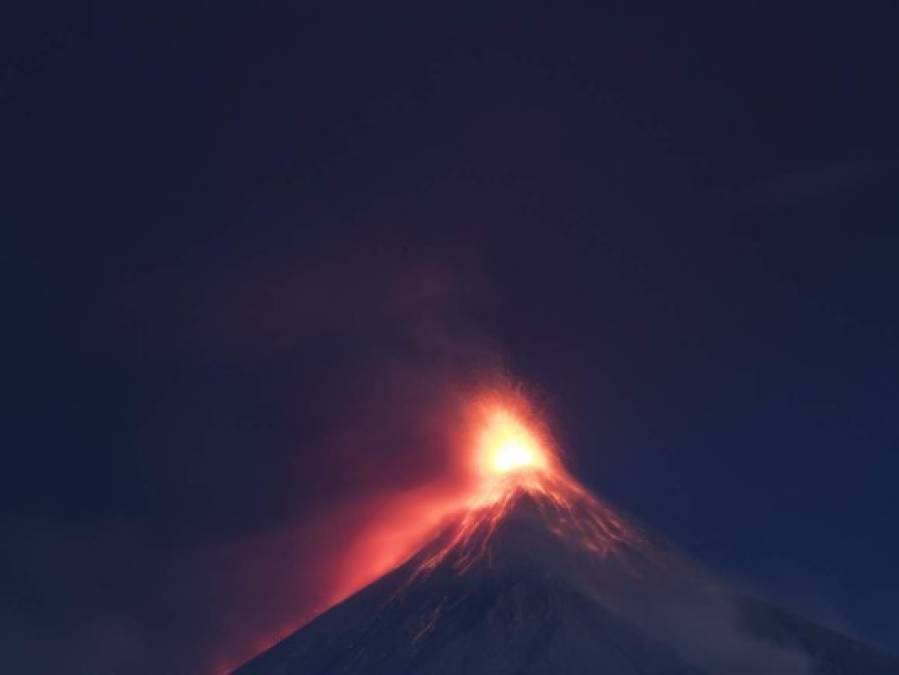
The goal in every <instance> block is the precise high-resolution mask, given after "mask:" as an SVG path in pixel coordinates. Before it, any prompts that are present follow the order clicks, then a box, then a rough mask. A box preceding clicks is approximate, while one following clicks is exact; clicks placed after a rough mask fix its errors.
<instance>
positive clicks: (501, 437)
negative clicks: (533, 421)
mask: <svg viewBox="0 0 899 675" xmlns="http://www.w3.org/2000/svg"><path fill="white" fill-rule="evenodd" d="M478 454H479V457H480V461H481V463H482V469H483V470H484V471H486V472H487V473H493V474H505V473H509V472H512V471H522V470H537V469H546V468H547V466H548V464H549V462H548V453H547V451H546V450H545V449H543V448H542V447H541V446H540V442H539V441H538V439H537V438H536V437H535V436H534V434H533V433H531V432H530V431H529V430H528V428H527V427H525V426H524V424H522V423H521V422H520V421H519V420H518V419H516V418H515V417H514V416H513V415H512V414H511V413H510V412H509V411H507V410H504V409H502V408H499V409H497V410H495V411H494V412H493V413H492V415H491V416H490V418H489V420H488V422H487V424H486V426H485V428H484V430H483V431H482V432H481V434H480V443H479V448H478Z"/></svg>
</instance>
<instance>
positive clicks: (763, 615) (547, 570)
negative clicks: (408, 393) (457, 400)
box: [235, 432, 899, 675]
mask: <svg viewBox="0 0 899 675" xmlns="http://www.w3.org/2000/svg"><path fill="white" fill-rule="evenodd" d="M491 433H492V432H491ZM494 436H495V434H494ZM514 436H515V439H514V443H511V444H510V443H509V442H508V439H505V440H503V439H500V441H499V443H498V445H497V444H496V443H493V441H491V443H493V445H492V446H491V447H492V448H494V449H495V450H496V451H495V452H494V451H491V453H490V454H489V455H488V459H489V461H487V462H486V465H487V466H488V467H492V469H495V471H493V474H494V475H492V477H491V480H490V481H488V482H487V483H486V484H485V487H484V489H483V490H482V491H481V492H479V493H478V494H477V496H476V498H475V499H473V500H472V501H471V502H470V503H468V504H467V505H466V507H465V508H464V509H461V510H460V511H459V512H457V513H455V514H454V515H452V516H451V517H450V518H449V519H448V521H447V522H445V523H444V525H443V526H442V527H441V528H440V529H438V530H436V531H435V533H434V535H433V537H432V538H431V539H430V540H429V541H427V543H425V544H424V545H423V546H421V548H419V549H418V550H417V552H415V553H414V554H413V555H411V556H410V557H408V558H407V559H406V561H405V562H404V563H402V564H400V565H399V566H398V567H396V568H395V569H393V570H392V571H390V572H388V573H387V574H386V575H384V576H382V577H381V578H380V579H378V580H376V581H375V582H373V583H371V584H370V585H368V586H366V587H365V588H363V589H361V590H360V591H358V592H356V593H355V594H353V595H352V596H350V597H349V598H347V599H346V600H344V601H343V602H341V603H339V604H337V605H336V606H334V607H332V608H331V609H330V610H328V611H326V612H325V613H324V614H322V615H320V616H318V617H317V618H316V619H314V620H313V621H312V622H311V623H309V624H307V625H306V626H304V627H303V628H301V629H300V630H298V631H297V632H295V633H294V634H292V635H290V636H289V637H287V638H286V639H284V640H283V641H281V642H280V643H278V644H276V645H275V646H274V647H272V648H270V649H269V650H267V651H266V652H264V653H262V654H260V655H259V656H257V657H256V658H254V659H253V660H251V661H250V662H248V663H247V664H245V665H244V666H242V667H241V668H238V669H237V670H236V671H235V675H399V674H403V675H513V674H514V675H557V674H559V675H561V674H565V675H588V674H589V675H637V674H640V675H762V674H771V675H899V660H897V659H895V658H894V657H892V656H890V655H889V654H886V653H884V652H882V651H880V650H879V649H877V648H875V647H873V646H869V645H866V644H864V643H861V642H859V641H856V640H854V639H852V638H850V637H847V636H844V635H841V634H839V633H836V632H834V631H832V630H830V629H827V628H824V627H822V626H819V625H816V624H814V623H812V622H810V621H808V620H805V619H803V618H801V617H799V616H796V615H793V614H791V613H789V612H787V611H785V610H782V609H779V608H778V607H776V606H773V605H771V604H768V603H766V602H763V601H761V600H757V599H753V598H750V597H747V596H745V595H741V594H738V593H735V592H733V591H732V590H730V589H729V588H727V587H726V585H724V584H722V583H721V582H719V581H718V580H716V579H715V578H714V577H713V575H711V574H709V573H708V572H706V571H705V570H703V569H702V568H700V566H698V565H697V564H695V563H693V562H692V561H690V560H689V559H687V558H686V557H685V556H683V555H681V554H679V553H677V552H676V551H675V550H674V549H673V548H672V547H670V546H668V545H667V544H665V543H664V542H662V541H660V540H659V539H658V538H657V537H655V536H654V535H651V534H650V533H649V532H648V531H647V530H646V529H645V528H642V527H639V526H637V525H636V524H634V523H633V522H630V520H629V519H627V518H625V517H624V516H622V515H621V514H619V513H618V512H616V511H615V510H614V509H612V508H611V507H610V506H608V505H606V504H605V503H604V502H602V501H601V500H600V499H598V498H597V497H595V496H594V495H592V494H591V493H589V492H588V491H587V490H586V489H584V488H583V487H582V486H581V485H580V484H579V483H578V482H577V481H575V480H574V478H573V477H571V476H570V475H569V474H568V473H567V472H566V471H565V470H564V469H563V468H562V467H561V465H560V464H558V462H556V461H555V460H554V459H553V457H552V456H550V455H544V454H541V452H540V451H539V449H538V445H537V444H536V443H534V442H532V439H529V438H524V441H521V438H522V437H521V435H520V434H517V432H516V434H515V435H514ZM494 446H495V447H494Z"/></svg>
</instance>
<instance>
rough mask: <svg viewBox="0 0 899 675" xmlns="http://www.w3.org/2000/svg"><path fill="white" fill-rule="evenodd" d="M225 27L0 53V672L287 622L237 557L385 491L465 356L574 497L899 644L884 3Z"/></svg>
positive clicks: (893, 140) (128, 31) (190, 8)
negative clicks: (509, 401) (598, 501)
mask: <svg viewBox="0 0 899 675" xmlns="http://www.w3.org/2000/svg"><path fill="white" fill-rule="evenodd" d="M221 4H222V3H185V4H182V5H181V6H179V7H178V8H176V9H172V10H169V9H167V8H166V7H160V6H158V5H153V4H148V5H146V6H143V7H135V6H133V5H131V4H130V3H125V4H124V5H123V4H122V3H109V4H102V3H100V4H93V5H89V4H86V3H62V2H60V3H55V4H54V3H48V4H41V5H35V6H29V7H28V8H22V7H20V8H15V9H10V10H7V12H6V18H5V19H4V20H3V21H2V22H0V23H2V25H3V28H2V31H3V39H2V41H0V54H2V66H3V70H2V79H0V119H2V125H0V148H2V151H0V156H2V160H0V167H2V169H3V185H4V186H5V190H4V191H3V198H2V200H0V220H2V222H3V223H4V228H3V229H4V232H5V236H4V245H3V247H2V251H3V268H4V271H5V272H6V273H7V277H8V280H7V281H6V283H5V284H4V290H5V291H6V295H7V296H8V297H7V299H6V302H5V310H4V331H3V334H4V338H5V343H6V345H5V349H4V350H3V358H4V363H3V372H4V381H5V384H6V386H5V387H4V388H3V391H4V401H3V415H4V422H3V425H2V428H3V438H2V448H3V450H2V452H3V459H4V467H5V468H4V470H3V471H2V472H0V475H2V478H0V480H2V483H3V485H2V490H0V505H2V520H0V523H2V526H3V528H4V529H5V530H7V534H6V535H4V537H3V541H4V542H5V545H6V546H5V548H6V549H7V552H6V553H4V555H3V556H2V557H0V572H2V574H0V601H2V602H0V635H2V636H3V637H0V644H2V645H3V649H4V653H6V654H8V657H4V662H5V664H6V666H5V667H8V668H9V669H10V671H11V672H17V673H38V672H50V671H52V672H57V673H79V674H80V673H88V672H90V673H96V672H98V671H99V672H104V673H105V672H117V673H142V672H169V673H176V674H180V673H190V672H197V671H198V670H202V669H203V668H205V667H206V664H207V663H208V661H209V658H210V655H211V654H214V653H215V652H216V650H218V649H219V648H220V646H221V643H222V642H223V641H228V640H239V639H240V635H241V631H243V630H244V629H245V628H246V626H247V624H255V623H258V624H260V625H263V624H265V623H266V622H267V621H269V620H270V618H271V617H276V618H283V617H285V616H290V615H291V612H292V611H294V608H295V607H296V606H298V604H302V603H303V602H306V603H307V604H308V602H310V600H309V598H308V597H307V596H308V595H309V594H312V595H314V593H312V591H309V590H308V589H305V590H304V589H302V588H301V589H299V590H297V591H296V592H295V593H293V594H288V595H289V597H282V598H279V599H278V601H277V602H275V601H273V600H272V598H273V597H275V596H277V591H276V590H273V589H276V588H277V587H278V583H280V582H282V581H283V579H284V578H286V576H285V575H288V572H285V571H284V570H279V571H273V570H272V569H271V563H270V561H268V560H267V559H264V558H265V556H264V555H263V553H264V552H265V551H266V549H265V547H264V546H258V539H257V538H258V537H262V538H264V537H265V536H266V535H267V533H270V532H273V531H280V530H279V528H280V529H283V528H285V527H300V528H302V527H303V524H304V523H308V522H310V521H312V520H314V519H315V518H316V517H317V516H318V514H320V513H324V512H328V511H329V509H333V508H336V507H335V505H337V504H340V503H342V501H345V500H346V498H347V497H349V496H355V495H358V494H360V493H361V494H372V493H377V492H378V491H380V490H385V489H386V490H389V489H392V488H395V487H396V486H398V485H404V486H408V485H410V484H414V483H415V481H416V480H418V479H420V478H421V477H422V476H424V475H426V474H427V473H428V471H430V470H432V469H431V468H429V467H428V466H427V461H428V455H427V453H420V452H417V451H416V450H415V448H416V447H420V446H419V445H417V444H424V445H427V444H428V442H429V440H428V438H429V437H428V434H427V427H426V425H423V424H422V423H421V421H420V420H421V418H422V416H426V415H425V413H429V412H433V411H434V410H436V409H438V408H439V400H438V398H439V397H437V396H436V395H434V394H433V393H424V394H422V392H423V391H424V392H431V390H432V389H439V388H440V387H441V386H443V385H442V383H444V382H445V380H446V378H454V377H457V376H458V375H459V374H460V373H471V372H477V371H478V369H480V368H482V367H484V366H485V364H490V365H495V364H496V363H501V364H502V365H503V367H504V368H505V369H506V370H507V371H508V372H509V373H511V374H512V375H513V376H514V377H515V378H519V379H520V380H521V381H522V382H524V383H525V385H526V386H527V387H528V388H529V389H530V390H532V391H533V392H534V393H535V396H536V397H537V398H538V399H539V401H540V403H541V405H542V406H543V407H544V408H545V409H546V410H547V411H548V413H549V416H550V418H551V419H552V420H553V421H554V424H555V427H556V431H557V433H558V435H559V437H560V438H561V440H562V441H563V444H564V447H565V449H566V452H567V454H568V456H569V461H570V463H571V464H572V465H573V468H574V470H575V472H576V473H577V474H578V475H579V476H580V477H581V478H582V479H583V480H584V481H585V482H586V483H587V484H588V485H590V486H591V487H592V488H594V489H596V490H597V491H598V492H600V493H601V494H603V495H605V496H606V497H608V498H609V499H610V500H611V501H613V502H614V503H616V504H618V505H619V506H620V507H622V508H624V509H625V510H627V511H628V512H630V513H632V514H634V515H636V516H637V517H638V518H639V519H641V520H643V521H645V522H646V523H648V524H649V525H650V526H652V527H654V528H655V529H656V530H658V531H659V532H661V533H662V534H663V535H664V536H666V537H668V538H669V539H671V540H672V541H674V542H676V543H677V544H679V545H680V546H682V547H683V548H685V549H686V550H688V551H689V552H691V553H692V554H694V555H695V556H696V557H697V558H699V559H700V560H702V561H704V562H705V563H707V564H708V565H709V566H711V567H712V568H713V569H716V570H718V571H719V572H721V573H722V574H724V575H725V576H726V577H728V578H730V579H732V580H734V581H735V582H737V583H739V584H741V585H745V586H746V587H748V588H750V589H752V590H754V591H755V592H758V593H762V594H765V595H768V596H770V597H772V598H773V599H775V600H776V601H778V602H780V603H782V604H785V605H788V606H790V607H794V608H797V609H799V610H801V611H803V612H805V613H807V614H808V615H810V616H811V617H812V618H816V619H818V620H821V621H825V622H827V623H830V624H831V625H835V626H837V627H839V628H841V629H844V630H848V631H850V632H853V633H855V634H858V635H860V636H863V637H864V638H866V639H868V640H871V641H875V642H878V643H880V644H883V645H886V646H888V647H889V648H891V649H892V650H893V651H894V652H895V651H899V620H897V613H896V609H895V608H896V607H897V606H899V581H897V577H896V572H895V570H896V569H899V545H897V543H896V538H895V530H896V523H897V521H899V502H897V500H896V498H895V494H896V476H897V475H899V426H897V422H896V409H897V404H899V309H897V307H899V305H897V302H896V291H897V289H899V265H897V261H899V225H897V223H899V200H897V187H899V161H897V159H899V154H897V146H899V130H897V124H896V120H897V119H899V94H897V92H899V88H897V86H896V83H897V80H896V65H897V63H899V49H897V47H896V40H895V35H894V33H895V26H896V25H899V10H897V9H896V8H895V7H894V6H893V7H891V5H893V3H887V2H884V3H876V2H871V3H864V6H863V7H853V8H851V10H847V9H846V8H845V7H835V8H834V9H832V10H831V9H829V8H828V7H827V6H822V4H821V3H799V4H796V5H793V6H791V8H790V9H787V8H784V7H783V6H781V3H768V6H765V5H763V4H758V3H742V4H741V5H740V6H739V7H736V6H726V5H727V3H715V4H712V3H709V4H708V6H706V7H694V8H693V9H685V8H684V7H682V6H679V5H678V3H665V2H658V3H648V4H646V5H644V6H643V7H642V8H641V9H640V10H639V11H638V10H636V9H635V8H634V7H633V6H631V5H629V4H627V3H608V4H607V5H606V6H605V7H590V5H595V4H596V3H584V5H583V6H582V5H581V4H580V3H565V4H564V6H559V5H555V4H550V3H535V4H531V3H520V2H517V3H502V4H493V3H484V2H477V3H464V2H463V3H443V6H442V7H434V6H433V3H399V4H388V5H383V4H382V3H379V4H378V5H377V7H374V6H368V5H371V3H345V2H329V3H321V4H320V5H318V4H316V3H303V2H281V1H280V0H274V1H271V2H265V3H243V4H241V5H240V6H237V5H234V4H233V3H232V4H228V3H225V4H226V5H227V6H226V7H224V8H223V7H222V6H221ZM731 4H733V3H731ZM125 5H128V6H127V7H126V6H125ZM722 5H724V6H722ZM803 5H804V6H803ZM825 5H826V3H825ZM347 436H349V437H350V438H352V439H353V443H352V444H351V446H352V451H350V450H346V449H344V450H335V449H334V447H335V446H339V445H340V444H339V443H336V444H335V441H334V439H335V438H338V437H339V438H344V437H347ZM397 467H400V469H397ZM329 536H330V535H329ZM331 539H334V542H333V545H334V546H339V545H340V544H341V542H340V538H339V537H331ZM298 541H301V542H302V543H298V544H296V546H300V547H302V546H308V545H311V544H310V542H318V541H319V540H318V539H316V538H315V537H311V536H310V537H307V538H306V539H301V540H298ZM329 541H330V540H329ZM282 545H283V544H282ZM316 545H318V544H317V543H316ZM299 557H300V558H302V557H303V556H302V555H300V556H299ZM310 557H311V556H310ZM211 570H214V571H211ZM310 570H311V568H308V569H307V568H303V573H302V575H301V576H304V578H306V579H308V580H309V581H308V582H307V583H306V586H310V585H311V586H314V574H313V571H310ZM279 574H280V575H281V576H280V577H279V576H278V575H279ZM263 577H264V578H263ZM276 582H278V583H276ZM300 586H302V584H300ZM304 594H305V595H304ZM247 630H249V628H247ZM10 660H12V664H13V665H10V663H9V661H10ZM138 664H143V665H138ZM143 669H146V670H143Z"/></svg>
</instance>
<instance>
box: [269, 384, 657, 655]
mask: <svg viewBox="0 0 899 675" xmlns="http://www.w3.org/2000/svg"><path fill="white" fill-rule="evenodd" d="M461 408H462V412H461V414H460V415H458V416H456V417H455V421H456V422H457V426H458V428H454V429H452V430H451V431H449V432H448V437H449V438H451V439H452V442H451V443H449V446H450V447H451V451H452V452H453V453H454V454H455V457H453V458H451V461H449V462H448V463H444V469H445V473H446V474H447V475H446V476H443V477H439V476H438V477H436V478H435V480H434V481H433V482H430V483H428V484H425V485H420V486H418V487H416V488H414V489H411V490H407V491H405V492H402V493H399V494H397V493H393V494H387V495H380V496H377V497H365V498H363V499H361V500H360V502H359V503H357V504H349V505H346V513H344V514H343V515H341V514H337V515H336V517H335V522H340V523H346V522H350V521H352V524H351V525H349V527H350V528H352V530H353V532H352V536H351V543H350V545H349V546H348V547H346V549H345V551H344V552H343V554H342V556H341V558H340V559H338V560H336V561H334V564H333V566H332V569H333V576H332V584H331V585H330V590H329V591H326V592H325V594H324V597H323V602H322V605H321V607H320V611H324V610H325V609H327V608H328V607H330V606H332V605H334V604H337V603H338V602H340V601H341V600H343V599H345V598H346V597H348V596H350V595H352V594H353V593H354V592H356V591H358V590H359V589H361V588H363V587H364V586H366V585H368V584H369V583H371V582H373V581H374V580H376V579H377V578H379V577H381V576H383V575H384V574H386V573H387V572H389V571H390V570H392V569H394V568H396V567H397V566H399V565H400V564H402V563H403V562H405V561H406V560H408V559H409V558H410V557H411V556H412V555H413V554H415V553H416V552H418V551H419V550H420V549H421V548H422V546H424V545H425V544H427V543H428V542H429V541H431V540H433V539H434V537H435V536H436V535H437V534H438V532H440V531H441V530H442V528H444V527H446V526H447V524H448V523H451V524H452V525H451V526H452V530H451V536H450V537H449V538H448V540H447V543H446V544H444V545H442V546H441V547H440V548H439V549H438V550H436V551H434V552H432V553H431V554H430V555H429V556H428V557H427V558H425V559H424V560H423V561H422V562H421V563H420V565H419V566H418V568H417V572H416V573H415V574H414V575H413V576H414V577H418V576H419V575H426V574H428V573H429V572H430V571H432V570H433V569H435V568H436V567H437V566H438V565H439V564H440V563H442V562H444V561H446V560H451V561H452V564H453V566H454V568H455V569H456V570H457V571H458V572H459V573H464V572H465V571H466V570H467V569H468V568H470V567H471V565H472V564H473V563H474V562H475V561H477V560H479V559H482V558H483V557H484V556H487V555H489V546H490V538H491V535H492V534H493V532H494V531H495V530H496V528H497V527H498V526H499V525H500V523H501V522H502V520H503V518H504V516H505V515H506V514H507V513H508V511H509V509H511V508H512V506H513V504H514V502H515V497H516V496H517V495H520V494H523V493H526V494H529V495H531V496H532V497H534V500H533V501H534V502H535V504H537V506H538V508H539V509H540V510H541V511H545V513H544V514H543V515H545V520H546V524H547V527H549V528H550V530H552V531H553V532H554V533H555V534H556V535H557V536H559V537H560V538H564V539H565V540H566V541H568V542H577V543H578V544H579V545H580V546H582V547H583V549H584V550H586V551H589V552H591V553H596V554H598V555H600V556H603V557H605V556H607V555H609V554H610V553H614V552H616V551H618V550H625V549H626V550H629V551H639V550H643V549H644V546H645V541H644V539H643V537H642V535H641V534H640V533H639V531H638V530H637V529H636V528H634V527H632V526H631V525H630V524H628V523H626V522H625V521H624V520H623V519H621V517H620V516H618V515H617V514H616V513H614V511H613V510H612V509H611V508H609V507H607V506H606V505H605V504H603V503H602V502H600V501H599V500H598V499H596V498H595V497H594V496H593V495H591V494H590V493H589V492H588V491H587V490H586V489H584V488H583V487H582V486H581V485H580V484H579V483H578V482H577V481H576V480H575V479H574V478H573V477H572V476H571V475H570V474H569V473H568V472H567V471H566V470H565V468H564V466H563V465H562V462H561V461H560V459H559V455H558V453H557V451H556V449H555V444H554V443H553V441H552V438H551V436H550V434H549V432H548V430H547V427H546V426H545V424H543V423H542V421H541V419H540V416H539V415H537V414H536V413H535V412H534V410H533V408H532V406H531V405H530V403H529V402H528V401H527V400H526V399H525V398H524V397H523V396H522V395H521V394H520V393H517V392H514V393H509V391H508V389H499V388H498V389H495V390H492V391H490V392H488V393H485V394H481V395H479V396H475V397H473V398H472V399H469V401H468V402H466V403H464V404H463V405H462V406H461ZM450 418H452V415H450ZM347 514H352V515H351V516H347ZM341 526H345V525H341ZM320 611H319V612H316V613H320ZM312 618H314V616H307V617H305V619H304V622H308V621H309V620H311V619H312ZM282 637H283V633H282V632H280V631H279V634H278V635H276V636H269V639H267V640H266V641H265V642H266V644H274V643H275V642H277V641H278V640H279V639H280V638H282Z"/></svg>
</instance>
